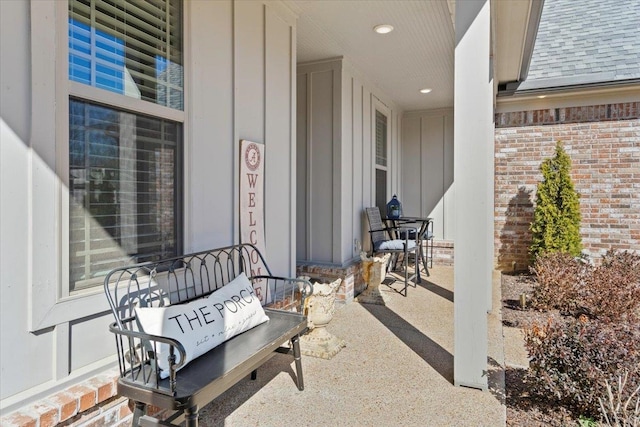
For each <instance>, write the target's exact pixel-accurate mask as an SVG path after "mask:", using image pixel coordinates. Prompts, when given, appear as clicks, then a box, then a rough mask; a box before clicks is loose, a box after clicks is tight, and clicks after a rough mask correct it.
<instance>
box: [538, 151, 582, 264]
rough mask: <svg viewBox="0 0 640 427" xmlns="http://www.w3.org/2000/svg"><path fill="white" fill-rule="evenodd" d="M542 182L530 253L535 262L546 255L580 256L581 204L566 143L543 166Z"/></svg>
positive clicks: (541, 167) (539, 185)
mask: <svg viewBox="0 0 640 427" xmlns="http://www.w3.org/2000/svg"><path fill="white" fill-rule="evenodd" d="M540 171H541V172H542V181H541V182H540V183H538V188H537V192H536V207H535V209H534V212H533V222H532V223H531V227H530V230H531V232H532V243H531V247H530V248H529V252H530V253H531V255H532V257H533V258H534V259H535V258H536V257H537V256H538V255H539V254H542V253H546V252H567V253H569V254H571V255H573V256H578V255H580V252H581V251H582V241H581V238H580V221H581V220H582V217H581V215H580V201H579V195H578V193H576V191H575V189H574V186H573V181H572V180H571V175H570V172H571V158H570V157H569V155H568V154H567V153H566V152H565V151H564V148H563V146H562V142H561V141H558V142H557V144H556V151H555V155H554V156H553V157H552V158H550V159H546V160H544V161H543V162H542V164H541V165H540Z"/></svg>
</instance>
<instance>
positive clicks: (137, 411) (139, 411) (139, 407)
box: [131, 402, 147, 427]
mask: <svg viewBox="0 0 640 427" xmlns="http://www.w3.org/2000/svg"><path fill="white" fill-rule="evenodd" d="M146 413H147V404H146V403H142V402H135V408H134V409H133V421H132V423H131V425H132V427H139V426H140V418H141V417H143V416H144V415H145V414H146Z"/></svg>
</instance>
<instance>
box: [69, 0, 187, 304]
mask: <svg viewBox="0 0 640 427" xmlns="http://www.w3.org/2000/svg"><path fill="white" fill-rule="evenodd" d="M68 12H69V15H68V48H69V49H68V79H69V115H68V122H69V142H68V174H69V175H68V179H69V181H68V185H69V197H68V200H69V203H68V227H69V229H68V236H69V243H68V250H69V259H68V285H69V288H68V293H69V294H72V293H74V292H76V291H79V290H82V289H85V288H90V287H93V286H97V285H99V284H101V278H102V277H103V276H104V275H105V273H106V272H108V271H109V270H111V269H113V268H115V267H117V266H120V265H122V264H123V263H131V262H142V261H147V260H153V259H159V258H165V257H168V256H172V255H176V254H178V253H179V252H180V251H181V243H182V237H181V235H182V224H181V220H180V218H181V214H180V212H181V209H182V206H181V200H182V196H181V193H182V185H183V183H182V177H181V170H182V122H184V113H183V106H184V83H183V82H184V77H183V76H184V71H183V46H182V40H183V37H182V30H183V28H182V27H183V24H182V23H183V19H182V13H183V12H182V1H181V0H146V1H135V2H131V1H125V0H69V11H68ZM66 292H67V291H63V294H65V293H66Z"/></svg>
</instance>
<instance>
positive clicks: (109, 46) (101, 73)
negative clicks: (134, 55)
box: [69, 18, 125, 93]
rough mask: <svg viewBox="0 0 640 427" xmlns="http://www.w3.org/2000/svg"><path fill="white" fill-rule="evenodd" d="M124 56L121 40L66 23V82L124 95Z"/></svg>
mask: <svg viewBox="0 0 640 427" xmlns="http://www.w3.org/2000/svg"><path fill="white" fill-rule="evenodd" d="M92 40H93V41H92ZM92 55H93V57H92ZM124 55H125V54H124V41H123V40H122V39H120V38H118V37H116V36H114V35H112V34H107V33H105V32H103V31H100V30H96V29H92V28H91V26H89V25H87V24H84V23H82V22H79V21H77V20H75V19H71V18H70V19H69V80H72V81H76V82H79V83H83V84H86V85H89V86H95V87H97V88H100V89H105V90H108V91H111V92H116V93H124V62H125V61H124V60H125V57H124Z"/></svg>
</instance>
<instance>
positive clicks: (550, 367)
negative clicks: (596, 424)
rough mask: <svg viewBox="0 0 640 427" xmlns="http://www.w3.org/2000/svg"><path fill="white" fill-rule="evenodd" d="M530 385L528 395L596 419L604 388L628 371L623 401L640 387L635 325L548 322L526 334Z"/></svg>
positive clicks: (639, 331)
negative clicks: (530, 393)
mask: <svg viewBox="0 0 640 427" xmlns="http://www.w3.org/2000/svg"><path fill="white" fill-rule="evenodd" d="M525 340H526V341H525V342H526V347H527V350H528V351H529V355H530V357H531V362H530V370H529V373H530V376H529V381H530V382H531V383H532V384H533V385H534V388H533V389H532V391H533V392H535V393H539V394H542V395H543V396H547V397H549V395H552V396H555V398H556V399H557V400H558V401H559V403H561V404H563V405H565V406H567V407H568V408H571V409H573V410H574V411H576V413H578V414H583V415H590V416H597V415H598V412H599V410H600V405H599V402H598V400H599V399H603V400H604V399H607V391H606V388H605V387H604V384H606V383H607V382H608V383H609V384H611V383H613V382H614V381H617V379H618V378H619V377H621V376H623V375H624V374H625V372H628V377H627V386H626V387H625V389H624V390H621V394H622V395H621V396H620V398H621V399H623V400H625V399H628V398H630V397H631V393H632V392H633V390H635V389H636V388H637V387H638V386H640V324H637V323H635V324H634V323H630V322H621V323H614V322H607V321H600V320H589V319H588V318H587V317H586V316H580V318H579V319H573V318H571V319H570V320H568V321H567V322H560V321H553V320H549V322H548V323H547V324H546V325H537V324H534V325H533V326H532V327H531V328H528V329H526V330H525Z"/></svg>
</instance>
